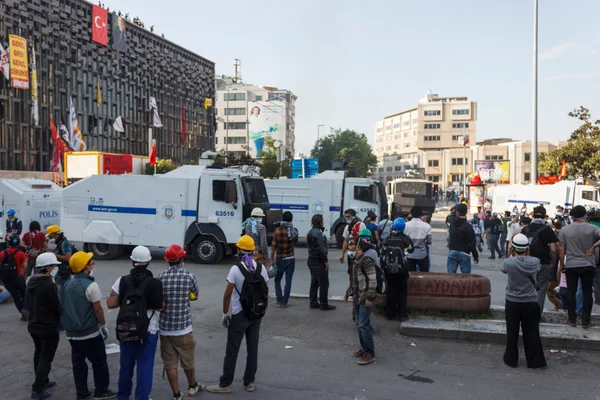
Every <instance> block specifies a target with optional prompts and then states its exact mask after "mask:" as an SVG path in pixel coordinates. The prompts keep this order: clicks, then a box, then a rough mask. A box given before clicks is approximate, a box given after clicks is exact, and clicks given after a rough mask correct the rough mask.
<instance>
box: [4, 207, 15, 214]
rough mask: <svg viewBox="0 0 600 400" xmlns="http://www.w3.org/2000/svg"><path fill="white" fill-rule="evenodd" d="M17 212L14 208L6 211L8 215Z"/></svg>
mask: <svg viewBox="0 0 600 400" xmlns="http://www.w3.org/2000/svg"><path fill="white" fill-rule="evenodd" d="M15 214H16V213H15V210H13V209H12V208H11V209H10V210H8V211H7V212H6V215H8V216H11V215H15Z"/></svg>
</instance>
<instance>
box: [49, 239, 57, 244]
mask: <svg viewBox="0 0 600 400" xmlns="http://www.w3.org/2000/svg"><path fill="white" fill-rule="evenodd" d="M48 243H50V244H54V243H56V240H55V239H48Z"/></svg>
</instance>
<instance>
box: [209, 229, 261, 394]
mask: <svg viewBox="0 0 600 400" xmlns="http://www.w3.org/2000/svg"><path fill="white" fill-rule="evenodd" d="M236 246H237V250H238V257H239V258H240V262H239V263H238V264H236V265H234V266H232V267H231V269H230V270H229V274H228V275H227V286H226V287H225V293H224V294H223V318H222V323H223V326H224V327H225V328H227V347H226V350H225V360H224V362H223V375H221V378H220V379H219V383H218V384H216V385H213V386H209V387H208V388H207V391H209V392H210V393H231V392H232V388H231V384H232V383H233V377H234V373H235V365H236V363H237V357H238V353H239V351H240V345H241V343H242V340H243V339H244V336H245V337H246V349H247V353H248V355H247V357H246V370H245V372H244V378H243V382H244V387H245V388H246V391H247V392H254V380H255V376H256V370H257V368H258V340H259V334H260V322H261V320H262V317H263V316H264V314H265V312H266V310H267V304H268V301H269V299H268V297H269V289H268V281H269V276H268V274H267V269H266V268H265V267H264V266H263V265H261V264H259V263H257V262H256V261H254V260H253V258H252V253H253V252H254V240H253V239H252V238H251V237H250V236H247V235H244V236H242V237H241V238H240V239H239V240H238V242H237V244H236ZM232 297H233V304H232V310H231V314H232V315H231V316H229V306H230V305H231V303H232V301H231V300H232Z"/></svg>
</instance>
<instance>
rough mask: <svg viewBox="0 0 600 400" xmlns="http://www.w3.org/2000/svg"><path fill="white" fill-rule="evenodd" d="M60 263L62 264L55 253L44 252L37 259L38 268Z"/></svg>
mask: <svg viewBox="0 0 600 400" xmlns="http://www.w3.org/2000/svg"><path fill="white" fill-rule="evenodd" d="M58 264H60V262H59V261H58V260H57V259H56V255H55V254H54V253H42V254H40V255H39V256H38V258H36V260H35V266H36V267H38V268H43V267H47V266H50V265H58Z"/></svg>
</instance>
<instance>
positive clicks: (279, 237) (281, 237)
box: [271, 211, 298, 308]
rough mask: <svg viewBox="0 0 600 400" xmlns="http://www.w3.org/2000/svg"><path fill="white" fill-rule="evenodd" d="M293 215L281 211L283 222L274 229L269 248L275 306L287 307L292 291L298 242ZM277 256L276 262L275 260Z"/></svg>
mask: <svg viewBox="0 0 600 400" xmlns="http://www.w3.org/2000/svg"><path fill="white" fill-rule="evenodd" d="M293 219H294V216H293V215H292V213H291V212H289V211H286V212H284V213H283V222H282V223H281V224H280V225H279V227H278V228H276V229H275V232H274V234H273V248H272V249H271V265H275V266H276V269H277V274H276V275H275V295H276V296H277V307H282V308H287V306H288V300H289V299H290V293H291V291H292V278H293V277H294V270H295V269H296V257H295V255H294V248H295V247H296V243H297V242H298V229H296V228H294V226H293V224H292V221H293ZM275 256H277V262H275ZM284 273H285V290H284V292H282V291H281V279H282V278H283V274H284Z"/></svg>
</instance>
